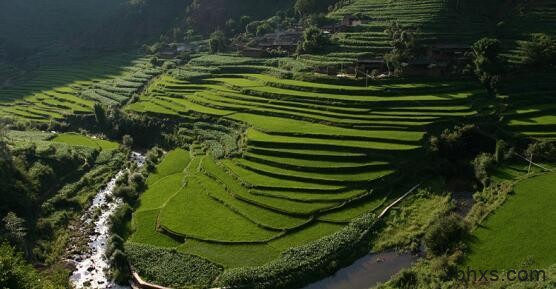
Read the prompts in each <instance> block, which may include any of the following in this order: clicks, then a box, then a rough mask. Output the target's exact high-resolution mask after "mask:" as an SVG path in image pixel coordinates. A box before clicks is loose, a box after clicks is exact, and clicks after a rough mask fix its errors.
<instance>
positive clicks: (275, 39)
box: [239, 15, 370, 57]
mask: <svg viewBox="0 0 556 289" xmlns="http://www.w3.org/2000/svg"><path fill="white" fill-rule="evenodd" d="M369 21H370V20H367V19H361V18H358V17H355V16H353V15H345V16H344V18H343V19H342V21H341V22H340V23H337V24H331V25H323V26H322V27H320V28H321V29H322V30H323V31H324V32H325V33H327V34H333V33H337V32H343V31H348V30H349V29H350V28H351V27H357V26H361V25H363V24H366V23H368V22H369ZM302 39H303V27H302V26H297V27H295V28H292V29H290V30H286V31H278V32H274V33H267V34H265V35H262V36H260V37H257V38H256V39H255V41H253V44H252V45H250V46H247V45H243V46H241V47H239V52H240V53H241V54H242V55H243V56H248V57H266V56H268V55H269V54H270V53H271V52H272V51H282V52H285V53H286V54H291V53H293V52H295V50H296V49H297V46H299V43H300V42H301V40H302Z"/></svg>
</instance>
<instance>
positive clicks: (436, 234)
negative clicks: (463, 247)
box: [424, 214, 467, 256]
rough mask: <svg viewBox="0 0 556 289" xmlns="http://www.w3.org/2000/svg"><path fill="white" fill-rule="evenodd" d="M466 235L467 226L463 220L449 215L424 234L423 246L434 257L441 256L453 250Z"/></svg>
mask: <svg viewBox="0 0 556 289" xmlns="http://www.w3.org/2000/svg"><path fill="white" fill-rule="evenodd" d="M466 235H467V226H466V225H465V223H464V222H463V220H462V219H461V218H460V217H459V216H457V215H455V214H451V215H448V216H446V217H445V218H440V219H439V220H438V221H437V222H436V223H435V224H433V225H432V226H431V227H430V228H429V229H428V230H427V232H426V233H425V237H424V240H425V245H426V246H427V249H428V250H429V251H430V252H431V253H433V254H434V255H437V256H439V255H443V254H445V253H447V252H448V251H450V250H451V249H453V248H454V246H455V245H456V244H457V243H459V242H460V241H462V240H463V238H464V237H465V236H466Z"/></svg>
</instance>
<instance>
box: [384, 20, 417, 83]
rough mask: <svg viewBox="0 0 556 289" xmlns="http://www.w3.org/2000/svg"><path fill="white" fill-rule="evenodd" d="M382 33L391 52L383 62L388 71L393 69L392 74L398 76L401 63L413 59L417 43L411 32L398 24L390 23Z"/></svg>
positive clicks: (385, 56)
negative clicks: (388, 43)
mask: <svg viewBox="0 0 556 289" xmlns="http://www.w3.org/2000/svg"><path fill="white" fill-rule="evenodd" d="M384 33H386V35H387V36H388V38H389V39H390V46H392V50H391V51H390V52H388V53H386V54H385V55H384V60H385V61H386V64H387V65H388V70H389V71H390V68H394V72H395V73H397V74H399V73H401V71H402V68H403V66H402V63H404V62H408V61H410V60H411V59H412V58H414V56H415V53H416V51H417V41H416V37H415V34H414V33H413V32H412V31H409V30H407V29H405V28H404V27H403V26H402V25H400V24H399V23H398V22H392V23H391V24H390V26H389V27H388V28H386V30H384Z"/></svg>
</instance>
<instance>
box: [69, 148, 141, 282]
mask: <svg viewBox="0 0 556 289" xmlns="http://www.w3.org/2000/svg"><path fill="white" fill-rule="evenodd" d="M131 157H132V159H133V160H134V161H135V162H136V163H137V165H138V166H142V165H143V164H144V161H145V158H144V156H143V155H141V154H139V153H135V152H134V153H132V156H131ZM125 170H126V169H124V170H121V171H120V172H118V174H116V176H115V177H113V178H112V179H111V180H110V181H109V182H108V184H106V187H105V188H104V189H102V190H101V191H100V192H99V193H98V194H97V195H96V196H95V198H94V199H93V204H92V205H91V206H90V207H89V209H87V212H86V213H85V214H84V215H83V216H82V219H81V221H82V222H83V224H84V225H91V224H93V227H94V233H93V234H92V235H90V236H89V243H88V246H89V252H88V253H85V254H81V255H76V256H74V257H73V258H72V259H73V260H72V261H73V263H74V265H75V267H76V269H75V271H74V272H73V274H72V275H71V277H70V281H71V283H72V285H73V286H74V287H75V288H76V289H81V288H91V289H104V288H110V289H124V288H129V287H126V286H119V285H117V284H115V283H114V282H113V281H112V280H111V279H110V278H109V277H108V273H109V271H110V264H109V260H108V259H107V258H106V256H105V253H106V251H107V249H108V239H109V238H110V216H112V214H114V212H115V211H116V210H117V209H118V207H119V206H120V205H122V204H123V201H122V199H120V198H115V197H113V193H114V188H115V186H116V180H117V179H118V177H120V176H121V175H122V174H123V173H124V171H125ZM97 211H100V215H99V216H98V217H97V218H93V216H95V215H96V212H97Z"/></svg>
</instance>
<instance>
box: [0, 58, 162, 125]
mask: <svg viewBox="0 0 556 289" xmlns="http://www.w3.org/2000/svg"><path fill="white" fill-rule="evenodd" d="M159 73H160V70H159V69H158V68H155V67H153V66H152V65H151V64H150V62H149V59H148V58H138V57H137V56H133V55H113V56H104V57H99V58H97V59H95V60H83V61H77V62H76V63H72V64H67V65H45V66H41V67H40V68H38V69H37V70H35V71H32V72H31V73H29V74H27V75H25V76H23V77H22V78H20V79H17V80H15V84H17V86H7V87H1V88H0V117H5V118H13V119H16V120H22V121H29V122H38V123H40V122H49V121H50V120H53V119H55V120H62V119H64V118H66V117H68V116H71V115H75V114H88V113H91V112H92V108H93V105H94V104H95V103H101V104H104V105H120V104H123V103H125V102H127V101H128V100H129V99H130V98H131V97H132V95H133V94H135V93H137V92H138V91H139V90H140V89H141V88H142V87H143V86H144V85H145V84H146V82H147V81H149V80H150V79H151V78H153V77H154V76H155V75H157V74H159Z"/></svg>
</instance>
